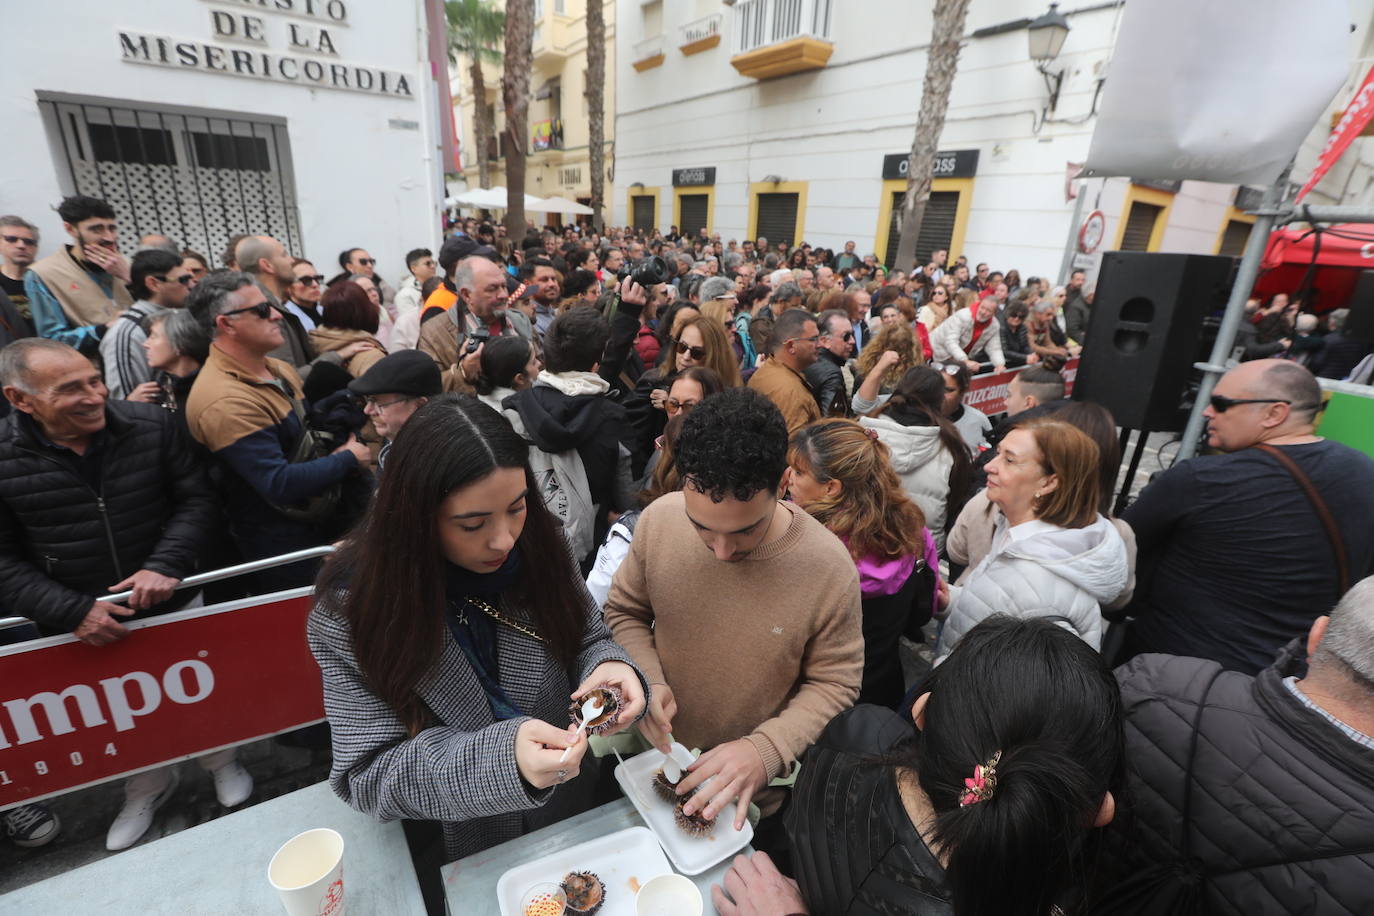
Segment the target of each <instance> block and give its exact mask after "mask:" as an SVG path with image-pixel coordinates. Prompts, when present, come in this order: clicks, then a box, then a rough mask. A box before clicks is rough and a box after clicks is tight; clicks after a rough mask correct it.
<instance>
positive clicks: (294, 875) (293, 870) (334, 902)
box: [267, 827, 344, 916]
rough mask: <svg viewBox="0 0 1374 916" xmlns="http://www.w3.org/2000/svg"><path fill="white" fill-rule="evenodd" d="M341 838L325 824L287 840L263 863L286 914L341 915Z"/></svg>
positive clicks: (342, 897)
mask: <svg viewBox="0 0 1374 916" xmlns="http://www.w3.org/2000/svg"><path fill="white" fill-rule="evenodd" d="M343 851H344V840H343V837H342V836H340V835H339V833H338V831H336V830H330V829H329V828H328V827H318V828H316V829H314V830H307V831H306V832H305V833H302V834H298V835H297V836H294V837H292V838H291V839H289V840H287V841H286V843H285V844H284V845H283V846H282V848H281V849H278V850H277V854H276V855H274V856H273V857H272V861H271V863H270V864H269V865H268V866H267V880H268V881H270V882H271V883H272V886H273V887H275V888H276V889H277V893H278V894H280V895H281V904H282V906H283V907H285V908H286V912H287V916H344V896H343Z"/></svg>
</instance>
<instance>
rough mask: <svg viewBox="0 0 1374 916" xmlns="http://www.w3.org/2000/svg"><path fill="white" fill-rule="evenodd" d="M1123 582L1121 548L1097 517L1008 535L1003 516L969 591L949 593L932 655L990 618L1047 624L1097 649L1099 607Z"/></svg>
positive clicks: (1125, 570)
mask: <svg viewBox="0 0 1374 916" xmlns="http://www.w3.org/2000/svg"><path fill="white" fill-rule="evenodd" d="M1129 578H1130V568H1129V562H1128V561H1127V559H1126V544H1125V542H1123V541H1122V540H1121V535H1120V534H1118V533H1117V530H1116V528H1115V527H1113V525H1112V524H1111V522H1109V521H1108V520H1107V519H1105V518H1103V517H1102V516H1101V515H1099V516H1097V519H1096V520H1095V521H1094V522H1093V523H1092V524H1090V525H1088V526H1087V527H1086V528H1060V527H1059V526H1057V525H1051V524H1050V523H1048V522H1042V521H1030V522H1025V523H1023V524H1020V525H1017V526H1015V527H1014V528H1008V527H1007V520H1006V518H1005V517H1002V518H1000V520H999V521H998V523H997V533H996V534H994V535H993V539H992V550H990V551H989V552H988V555H987V556H986V557H984V558H983V561H982V562H981V563H979V564H978V565H977V566H975V567H974V568H973V571H972V572H971V573H970V574H969V577H968V584H967V585H965V586H962V587H960V586H954V587H951V588H950V596H949V618H948V619H947V620H946V621H945V628H944V630H943V631H942V632H941V634H940V646H939V650H938V652H937V654H938V656H939V657H940V658H944V657H945V656H946V655H948V654H949V653H950V650H952V649H953V648H954V646H955V644H957V643H958V642H959V640H960V639H962V638H963V637H964V634H965V633H967V632H968V631H969V630H971V629H973V628H974V627H975V626H977V625H978V624H979V623H980V622H981V621H982V620H984V619H986V618H987V617H990V616H992V615H993V614H1010V615H1011V616H1013V617H1048V618H1052V619H1053V620H1054V621H1055V622H1056V623H1058V624H1059V625H1060V626H1062V627H1065V628H1066V629H1070V630H1073V631H1074V632H1075V633H1077V634H1078V635H1079V636H1081V637H1082V638H1083V641H1084V642H1086V643H1087V644H1088V645H1090V646H1092V647H1093V648H1094V649H1100V648H1101V647H1102V611H1101V607H1100V606H1101V605H1103V604H1109V603H1110V602H1111V601H1112V600H1113V599H1115V598H1116V596H1117V595H1119V594H1121V591H1122V589H1124V588H1125V587H1126V583H1127V581H1128V579H1129Z"/></svg>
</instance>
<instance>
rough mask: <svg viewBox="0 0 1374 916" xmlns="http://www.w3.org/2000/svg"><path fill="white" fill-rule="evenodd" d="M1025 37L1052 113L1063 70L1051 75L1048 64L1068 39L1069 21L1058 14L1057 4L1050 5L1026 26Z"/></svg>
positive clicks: (1057, 54)
mask: <svg viewBox="0 0 1374 916" xmlns="http://www.w3.org/2000/svg"><path fill="white" fill-rule="evenodd" d="M1026 37H1027V39H1028V41H1029V43H1030V59H1031V60H1033V61H1035V69H1037V70H1039V71H1040V75H1041V76H1043V77H1044V78H1045V88H1046V89H1048V90H1049V93H1050V105H1049V111H1051V112H1053V111H1054V107H1055V105H1057V104H1058V103H1059V87H1060V85H1061V84H1062V83H1063V82H1064V70H1063V69H1061V70H1060V71H1059V72H1058V73H1051V72H1050V71H1049V63H1050V61H1052V60H1054V59H1055V58H1056V57H1058V56H1059V49H1060V48H1062V47H1064V39H1065V38H1068V37H1069V20H1068V19H1067V18H1066V17H1065V16H1064V14H1063V13H1061V12H1059V4H1058V3H1051V4H1050V9H1049V12H1047V13H1045V14H1044V15H1043V16H1041V17H1040V18H1039V19H1035V20H1033V21H1032V22H1031V24H1030V25H1028V26H1026Z"/></svg>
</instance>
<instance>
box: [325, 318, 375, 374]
mask: <svg viewBox="0 0 1374 916" xmlns="http://www.w3.org/2000/svg"><path fill="white" fill-rule="evenodd" d="M360 340H367V341H371V342H372V344H373V346H372V348H371V349H369V350H363V351H362V352H360V353H354V354H353V355H352V356H350V357H349V358H348V359H345V360H344V361H343V367H344V369H346V370H348V374H349V375H351V376H353V377H354V378H357V377H358V376H360V375H362V374H363V373H364V372H366V371H367V370H368V369H371V368H372V367H373V365H374V364H376V363H377V362H378V361H379V360H380V359H381V358H382V357H384V356H386V348H385V347H383V346H382V344H381V341H379V340H377V338H376V337H374V336H373V335H371V334H369V333H367V332H366V331H354V330H351V329H349V328H330V327H325V326H323V325H321V326H320V327H317V328H315V330H313V331H311V332H310V345H311V346H312V347H314V348H315V352H316V353H334V352H337V351H339V350H342V349H343V348H344V347H346V346H348V345H349V344H353V343H357V342H358V341H360Z"/></svg>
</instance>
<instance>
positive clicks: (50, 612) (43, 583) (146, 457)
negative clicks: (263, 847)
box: [0, 337, 252, 850]
mask: <svg viewBox="0 0 1374 916" xmlns="http://www.w3.org/2000/svg"><path fill="white" fill-rule="evenodd" d="M0 385H3V390H4V394H5V397H6V399H8V400H9V402H10V404H11V405H13V407H14V412H13V413H12V414H11V415H10V416H9V417H6V418H5V419H4V421H3V422H0V607H3V608H4V609H5V610H6V611H9V612H12V613H16V614H22V615H23V616H26V617H30V618H32V619H33V620H34V621H36V622H37V623H38V624H39V625H40V627H42V628H43V629H44V630H45V631H47V632H50V633H57V632H70V633H72V634H73V635H75V636H76V637H77V638H78V639H80V640H81V641H82V642H85V643H88V644H90V645H93V646H104V645H108V644H110V643H113V642H116V641H117V640H120V639H122V638H124V637H125V636H127V635H128V632H129V631H128V628H127V627H125V626H124V625H123V624H122V623H120V622H119V620H118V619H117V618H120V617H129V616H132V615H134V614H136V613H139V612H143V611H154V612H156V611H159V610H169V609H171V608H173V607H176V606H178V601H177V598H176V596H175V591H176V587H177V584H178V583H179V582H180V581H181V580H182V579H183V578H185V577H186V576H187V574H189V573H190V572H192V571H193V570H194V569H195V567H196V563H197V560H198V558H199V557H200V555H201V554H202V552H203V551H204V549H205V547H206V546H207V544H208V543H209V542H210V540H211V539H212V537H213V534H214V531H215V528H216V526H217V525H218V511H217V509H216V505H215V501H214V496H213V494H212V491H211V489H210V485H209V481H208V480H207V478H206V476H205V471H204V469H203V468H202V467H201V465H200V463H199V462H198V461H197V459H196V457H195V455H194V453H193V452H192V451H191V447H190V445H189V443H188V441H187V439H186V438H185V434H184V433H183V432H182V431H181V427H180V425H179V424H177V423H174V422H172V418H171V416H170V415H169V414H168V413H167V412H166V411H164V410H163V409H162V408H160V407H155V406H153V405H151V404H141V403H133V402H130V401H107V400H106V389H105V384H104V382H103V381H102V380H101V376H100V372H99V371H98V370H97V369H96V368H95V366H93V365H92V364H91V362H90V360H88V359H87V358H86V357H84V356H82V355H81V354H80V353H78V352H77V351H76V350H74V349H72V348H71V347H70V346H68V345H67V344H64V343H60V342H58V341H55V340H48V339H45V338H39V337H34V338H28V339H25V340H19V341H15V342H14V343H11V344H10V345H9V346H7V347H5V349H4V350H0ZM120 591H130V592H132V594H131V595H130V597H129V601H128V604H129V607H127V608H125V607H121V606H120V605H117V604H113V603H111V602H107V601H101V600H99V599H98V598H97V597H96V596H97V595H101V594H104V593H106V592H120ZM186 601H187V598H186V597H181V598H180V604H181V605H184V604H185V603H186ZM200 762H201V765H202V766H203V767H205V768H206V769H208V770H210V771H211V773H212V774H213V776H214V779H215V788H216V792H217V794H218V796H219V798H220V801H221V802H222V803H223V804H225V805H226V806H230V805H235V804H239V803H240V802H242V801H244V800H245V799H246V798H247V797H248V795H249V793H251V792H252V777H251V776H249V775H248V772H247V771H246V770H244V769H243V767H241V766H240V765H239V764H238V763H237V762H236V761H235V759H234V752H233V750H232V749H231V750H229V751H221V752H218V753H215V754H211V755H208V756H207V757H205V758H202V759H201V761H200ZM175 787H176V778H175V771H174V770H173V769H172V768H164V769H161V770H154V771H151V772H147V773H141V774H139V775H137V776H135V777H133V778H132V779H130V780H129V782H128V783H127V784H126V789H125V796H126V800H125V805H124V809H123V810H122V811H121V812H120V814H119V816H118V817H117V818H116V819H115V822H114V824H113V825H112V826H111V827H110V833H109V835H108V836H107V838H106V845H107V847H108V848H110V849H112V850H113V849H123V848H126V847H127V846H131V845H133V843H134V842H135V841H137V840H138V838H139V837H140V836H142V835H143V833H144V831H146V830H147V828H148V826H149V825H150V824H151V823H152V817H153V813H154V812H155V811H156V810H157V808H158V806H160V805H161V804H162V802H164V801H165V800H166V799H167V798H168V797H170V796H171V794H172V792H173V791H174V789H175Z"/></svg>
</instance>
